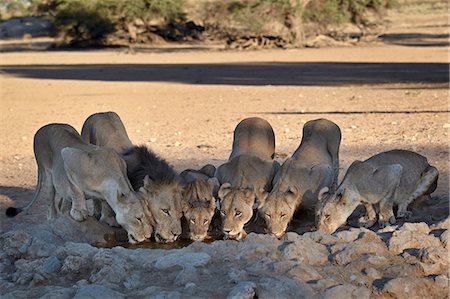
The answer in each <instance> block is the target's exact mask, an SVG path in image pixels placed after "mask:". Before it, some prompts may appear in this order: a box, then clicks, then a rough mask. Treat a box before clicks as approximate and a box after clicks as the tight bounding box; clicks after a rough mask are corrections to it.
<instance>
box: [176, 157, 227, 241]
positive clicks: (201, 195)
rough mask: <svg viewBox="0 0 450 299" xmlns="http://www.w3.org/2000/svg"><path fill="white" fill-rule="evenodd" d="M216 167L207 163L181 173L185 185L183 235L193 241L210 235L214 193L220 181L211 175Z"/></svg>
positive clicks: (182, 202) (213, 210)
mask: <svg viewBox="0 0 450 299" xmlns="http://www.w3.org/2000/svg"><path fill="white" fill-rule="evenodd" d="M214 171H215V167H214V166H213V165H210V164H208V165H206V166H204V167H203V168H202V169H200V170H193V169H186V170H184V171H183V172H182V173H181V174H180V177H181V180H182V183H183V185H184V189H183V193H182V194H183V196H182V201H181V206H182V209H183V218H182V227H183V235H185V236H186V237H188V238H189V239H191V240H193V241H203V240H204V239H205V238H206V237H207V236H208V230H209V228H210V225H211V222H212V218H213V216H214V213H215V209H216V202H215V201H216V200H215V197H214V194H215V193H217V189H218V187H219V181H218V180H217V179H216V178H214V177H211V176H213V175H214Z"/></svg>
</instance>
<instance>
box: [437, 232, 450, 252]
mask: <svg viewBox="0 0 450 299" xmlns="http://www.w3.org/2000/svg"><path fill="white" fill-rule="evenodd" d="M449 238H450V235H449V233H448V230H446V231H445V232H443V233H442V234H441V235H440V236H439V239H440V240H441V242H442V245H444V247H445V248H447V247H448V241H449Z"/></svg>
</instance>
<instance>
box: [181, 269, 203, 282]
mask: <svg viewBox="0 0 450 299" xmlns="http://www.w3.org/2000/svg"><path fill="white" fill-rule="evenodd" d="M200 275H201V272H200V270H199V269H198V268H195V267H187V268H185V269H183V270H181V271H180V273H178V274H177V276H176V277H175V285H177V286H184V285H186V284H187V283H190V282H194V283H195V282H198V281H200V280H201V279H200Z"/></svg>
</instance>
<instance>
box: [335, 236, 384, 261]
mask: <svg viewBox="0 0 450 299" xmlns="http://www.w3.org/2000/svg"><path fill="white" fill-rule="evenodd" d="M331 253H332V254H333V255H332V259H333V260H334V261H335V262H336V263H338V264H339V265H347V264H348V263H350V262H352V261H354V260H355V259H357V258H358V257H360V256H363V255H367V254H375V255H377V256H384V255H386V254H388V253H389V252H388V251H387V247H386V245H385V244H384V242H383V241H382V240H381V239H380V237H378V236H377V235H376V234H375V233H373V232H371V233H364V234H363V236H362V237H361V238H360V239H358V240H356V241H354V242H352V243H338V244H336V245H333V246H332V247H331Z"/></svg>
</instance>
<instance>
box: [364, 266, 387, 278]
mask: <svg viewBox="0 0 450 299" xmlns="http://www.w3.org/2000/svg"><path fill="white" fill-rule="evenodd" d="M362 272H363V273H364V274H366V275H367V276H368V277H369V278H371V279H372V280H375V279H380V278H382V277H383V275H381V273H380V272H379V271H378V270H377V269H375V268H364V269H363V271H362Z"/></svg>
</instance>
